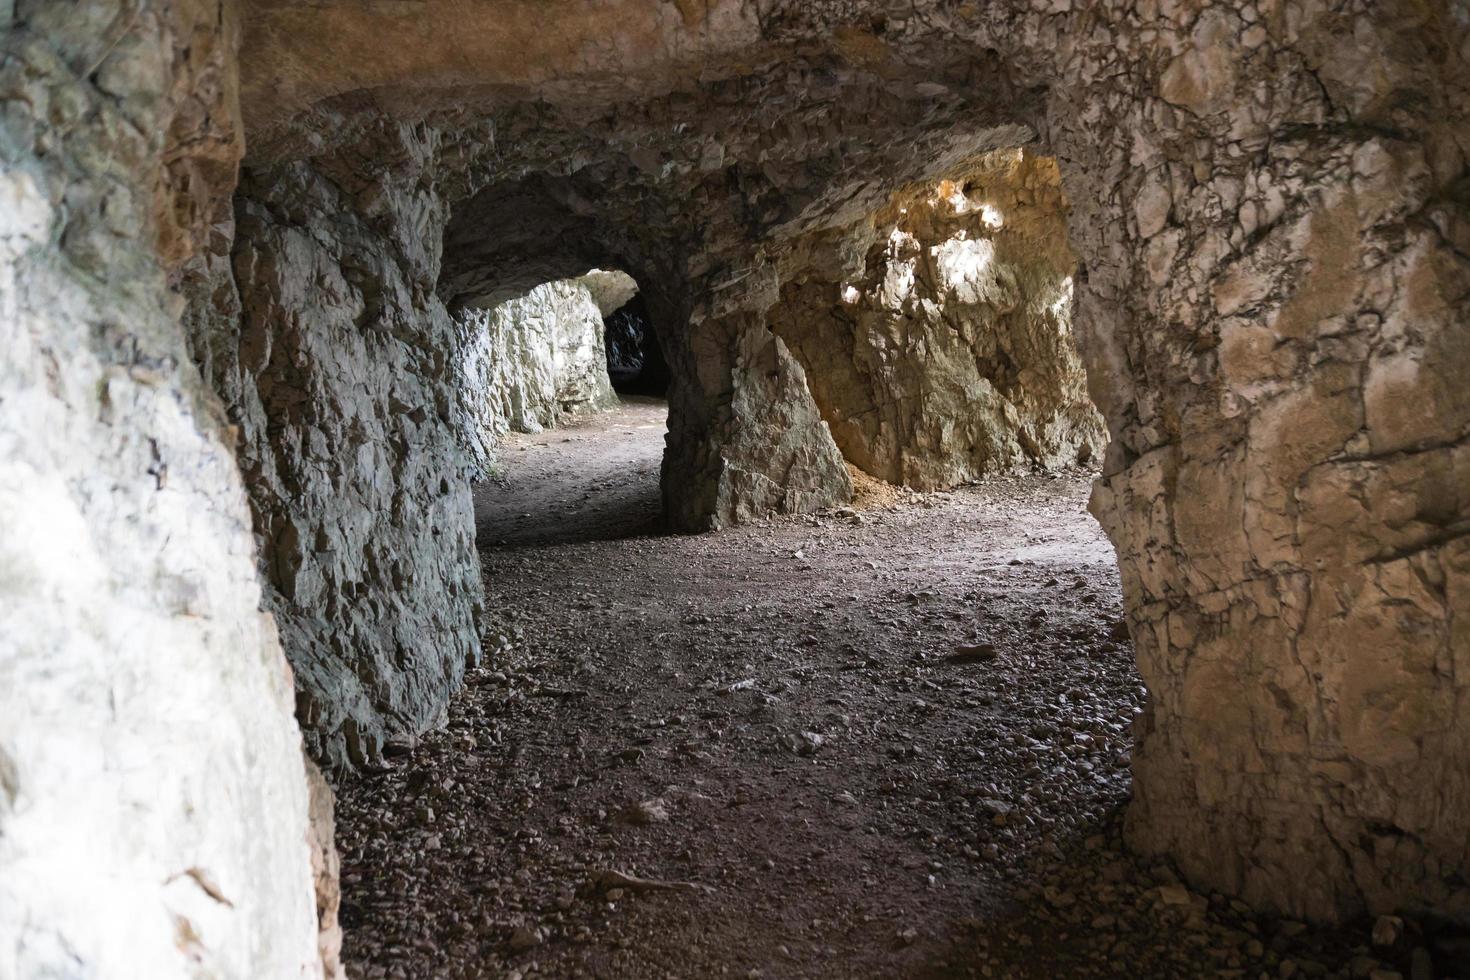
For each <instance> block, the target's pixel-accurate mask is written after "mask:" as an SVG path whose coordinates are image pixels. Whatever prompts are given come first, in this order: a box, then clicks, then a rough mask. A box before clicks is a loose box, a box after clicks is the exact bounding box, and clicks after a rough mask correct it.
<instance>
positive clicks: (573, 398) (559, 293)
mask: <svg viewBox="0 0 1470 980" xmlns="http://www.w3.org/2000/svg"><path fill="white" fill-rule="evenodd" d="M613 275H614V274H611V273H604V272H593V273H591V274H589V275H588V276H586V277H583V278H580V279H564V280H558V281H557V282H549V283H545V284H543V285H540V286H537V287H536V288H535V289H533V290H531V291H530V292H529V293H527V294H526V295H525V296H522V297H520V298H518V299H512V300H507V301H506V302H504V303H501V304H500V305H498V306H495V307H492V308H491V309H488V310H486V309H476V308H474V307H468V308H466V309H464V310H461V311H459V312H458V313H456V314H455V322H456V325H457V327H458V328H459V330H460V331H461V332H462V334H463V336H462V339H461V341H460V344H461V348H462V350H463V353H462V354H461V355H460V358H461V361H460V363H461V371H462V372H463V374H462V377H461V379H460V381H459V384H460V388H461V390H462V391H463V392H464V393H465V394H464V400H465V401H466V402H467V403H470V406H471V407H470V409H469V411H470V418H468V419H466V420H465V422H464V423H463V424H464V425H465V426H467V427H468V428H469V430H470V431H469V433H468V435H467V441H468V442H469V443H470V444H471V445H473V446H477V447H484V448H483V449H481V452H486V451H487V450H488V449H489V448H490V447H493V445H494V442H495V439H496V437H497V436H499V435H500V434H501V433H503V432H506V431H509V430H512V429H513V430H515V431H517V432H539V431H540V430H541V429H543V428H548V427H554V426H555V425H556V424H557V423H558V422H559V421H560V420H561V419H562V418H564V417H568V416H575V415H581V414H586V413H589V412H600V411H603V410H605V409H608V408H611V407H613V406H614V405H616V404H617V397H618V396H617V394H616V393H615V392H614V391H613V389H612V382H611V380H609V378H608V373H607V349H606V347H605V345H604V342H603V329H602V317H603V312H602V311H603V307H604V306H607V307H609V309H608V312H612V310H615V309H617V307H618V306H621V305H622V303H620V302H618V300H619V299H620V298H622V297H624V296H629V297H631V295H632V294H631V293H629V292H628V286H629V284H631V283H632V280H631V279H630V278H628V277H627V276H622V277H621V280H618V279H615V278H613ZM636 288H637V287H636V286H633V289H634V290H636ZM623 302H626V299H624V300H623Z"/></svg>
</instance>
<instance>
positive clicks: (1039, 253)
mask: <svg viewBox="0 0 1470 980" xmlns="http://www.w3.org/2000/svg"><path fill="white" fill-rule="evenodd" d="M796 251H797V252H798V254H801V255H802V264H803V266H805V267H807V268H812V267H814V268H816V269H818V270H820V269H823V268H826V269H830V268H832V267H833V266H839V267H840V266H841V265H842V257H843V256H853V257H855V258H856V259H857V261H856V262H854V263H853V265H854V267H853V268H850V269H847V270H846V271H847V273H848V274H847V275H846V276H845V277H844V278H843V279H842V280H841V281H837V282H834V281H831V280H828V279H826V278H824V277H823V276H822V275H821V274H820V272H816V273H810V272H807V271H806V268H803V270H802V272H801V273H800V274H792V273H788V276H791V279H790V281H788V283H787V284H786V285H785V286H784V287H783V288H782V290H781V302H780V304H778V305H777V306H776V307H775V308H774V309H773V310H772V313H771V315H772V320H773V326H774V329H775V331H776V333H777V334H778V335H780V336H781V337H783V338H784V339H785V340H786V341H787V342H788V343H790V344H791V345H792V350H793V353H795V354H796V356H797V357H798V358H799V359H800V360H801V362H802V364H803V366H805V368H806V372H807V378H808V380H809V382H810V384H811V388H812V394H813V396H814V397H815V398H816V401H817V404H818V405H819V406H820V407H821V410H822V417H823V418H825V419H826V420H827V421H828V423H829V424H830V425H831V426H832V434H833V436H834V438H835V439H836V440H837V445H838V446H839V447H841V449H842V453H843V455H844V456H846V457H847V459H848V460H849V461H850V462H853V463H855V464H856V465H858V466H859V467H861V468H862V469H863V470H864V471H865V472H867V473H870V474H872V475H873V476H876V477H878V478H880V479H882V480H886V481H888V482H889V483H897V484H902V485H904V486H909V487H914V488H916V489H922V490H933V489H938V488H943V487H950V486H954V485H956V484H959V483H964V482H965V481H967V480H972V479H974V478H975V477H977V476H981V475H984V474H987V473H995V472H1004V471H1008V470H1015V469H1018V468H1025V467H1029V466H1039V467H1042V468H1044V469H1056V468H1059V467H1065V466H1069V465H1072V464H1074V463H1078V462H1083V463H1085V462H1087V461H1089V460H1091V459H1094V458H1096V459H1100V458H1101V457H1102V452H1103V448H1104V447H1105V446H1106V444H1107V430H1106V428H1105V426H1104V424H1103V420H1102V417H1101V416H1100V415H1099V414H1098V412H1097V410H1096V409H1095V408H1094V407H1093V406H1092V402H1091V401H1090V400H1089V399H1088V395H1087V379H1086V375H1085V374H1084V372H1083V369H1082V362H1081V360H1080V359H1079V357H1078V354H1077V347H1076V341H1075V340H1074V339H1073V336H1072V288H1073V279H1072V277H1073V273H1075V272H1076V268H1077V259H1076V257H1075V256H1074V255H1073V254H1072V251H1071V248H1070V247H1069V246H1068V244H1067V227H1066V201H1065V198H1064V196H1063V194H1062V190H1061V177H1060V174H1059V173H1058V171H1057V166H1056V161H1054V160H1050V159H1047V158H1038V157H1036V156H1034V155H1032V154H1029V153H1026V152H1025V151H1023V150H1019V149H1017V150H1003V151H998V152H996V153H993V154H989V155H987V156H985V157H983V158H981V159H980V160H979V161H977V163H976V164H975V167H974V169H973V170H972V171H969V172H966V173H962V174H958V175H956V176H955V177H953V178H951V179H946V180H944V181H942V182H940V183H939V184H937V185H930V186H927V187H923V188H920V189H919V190H917V191H914V192H910V193H907V194H902V195H900V196H899V197H898V198H897V199H896V200H895V201H894V202H893V203H891V204H890V205H889V206H888V207H886V208H885V209H883V210H882V211H880V212H878V213H877V214H875V215H874V216H872V217H871V218H870V219H867V220H865V221H863V222H862V223H861V224H860V225H859V227H857V228H856V229H851V230H847V231H845V232H844V233H839V234H826V235H822V236H818V237H817V238H816V240H814V241H810V242H804V243H802V245H801V246H800V247H799V248H798V249H797V250H796ZM812 253H817V254H816V255H813V254H812Z"/></svg>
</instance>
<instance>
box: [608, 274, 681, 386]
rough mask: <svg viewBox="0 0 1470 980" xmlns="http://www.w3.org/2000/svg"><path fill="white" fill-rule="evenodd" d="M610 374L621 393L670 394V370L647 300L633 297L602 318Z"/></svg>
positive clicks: (613, 383) (613, 384)
mask: <svg viewBox="0 0 1470 980" xmlns="http://www.w3.org/2000/svg"><path fill="white" fill-rule="evenodd" d="M603 332H604V337H605V338H606V346H607V373H608V377H609V378H611V380H612V386H613V389H614V390H615V391H617V392H619V393H620V394H629V395H647V396H651V397H654V398H661V397H667V396H668V392H669V381H670V372H669V364H668V361H667V359H665V357H664V352H663V348H662V347H661V346H660V345H659V341H658V336H657V334H656V333H655V331H654V329H653V321H652V317H651V314H650V313H649V310H648V303H647V302H646V301H645V300H644V299H643V297H642V296H641V295H640V296H634V297H633V298H632V299H630V300H629V301H628V302H626V303H624V304H623V305H622V306H620V307H618V308H617V309H616V310H613V311H612V312H611V313H609V314H608V315H607V318H606V319H604V320H603Z"/></svg>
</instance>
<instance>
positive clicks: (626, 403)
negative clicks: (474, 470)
mask: <svg viewBox="0 0 1470 980" xmlns="http://www.w3.org/2000/svg"><path fill="white" fill-rule="evenodd" d="M668 412H669V406H668V402H666V401H664V400H663V399H662V398H654V397H650V396H647V395H624V396H622V397H621V404H620V405H619V406H618V407H617V408H615V409H613V410H611V411H607V412H601V413H598V414H596V415H589V416H584V417H582V418H578V419H575V420H573V421H571V422H570V423H568V424H566V425H565V426H563V427H560V428H556V429H548V430H546V431H544V432H538V433H535V434H521V433H511V434H509V435H507V436H506V438H505V441H504V443H503V444H502V446H501V450H500V456H499V459H498V465H497V466H496V469H495V473H494V476H493V477H492V478H491V479H490V480H488V481H486V482H484V483H481V484H479V485H477V486H476V487H475V489H474V496H475V536H476V540H477V541H478V542H479V546H480V550H481V551H482V552H483V551H492V550H495V549H498V548H521V547H545V546H547V545H557V544H573V543H577V542H587V541H608V540H615V539H619V538H630V537H637V536H642V535H650V534H658V533H660V532H661V531H662V530H663V513H662V498H661V496H660V493H659V469H660V466H661V463H662V460H663V449H664V432H665V431H666V430H667V420H668Z"/></svg>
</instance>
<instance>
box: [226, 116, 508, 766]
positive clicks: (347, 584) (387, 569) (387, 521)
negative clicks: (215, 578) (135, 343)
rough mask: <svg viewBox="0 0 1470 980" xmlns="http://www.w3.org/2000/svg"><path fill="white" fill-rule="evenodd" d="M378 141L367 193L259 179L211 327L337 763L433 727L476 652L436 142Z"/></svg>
mask: <svg viewBox="0 0 1470 980" xmlns="http://www.w3.org/2000/svg"><path fill="white" fill-rule="evenodd" d="M378 149H379V152H380V154H381V155H382V156H381V157H380V159H384V162H385V163H389V162H391V163H392V164H394V166H392V167H387V168H385V170H384V171H383V172H382V173H381V174H380V175H379V176H378V177H377V179H376V180H371V181H369V180H366V179H365V178H360V179H361V182H360V183H354V182H353V179H352V175H344V174H342V173H340V172H334V171H333V169H332V167H333V165H334V164H337V161H334V160H324V161H321V162H319V163H318V164H317V166H310V165H307V164H293V165H287V166H282V167H279V168H276V169H271V170H264V171H250V172H248V173H247V175H246V178H245V179H244V181H243V182H242V186H241V189H240V192H239V194H238V195H237V198H236V214H237V226H236V235H235V241H234V245H233V270H234V276H235V281H236V284H237V286H238V290H239V304H240V312H239V317H238V319H237V320H235V321H234V322H233V323H232V322H230V321H229V320H228V318H225V319H222V320H219V321H217V323H218V324H219V326H220V329H222V330H225V331H233V334H232V335H230V336H229V339H228V341H227V342H223V343H222V344H221V347H222V348H224V349H226V350H228V352H229V354H228V356H221V357H219V358H218V359H217V360H216V361H215V362H214V368H215V374H216V377H217V378H218V379H219V381H218V383H219V385H220V389H221V391H222V392H223V393H225V396H226V401H227V404H228V406H229V409H230V414H231V419H232V420H233V421H234V422H235V424H236V425H238V426H239V427H240V442H239V458H240V466H241V469H242V470H243V471H244V473H245V477H246V483H247V485H248V486H249V488H250V494H251V500H252V506H253V509H254V512H255V524H256V533H257V537H258V540H259V541H260V559H261V564H262V567H263V569H264V572H265V578H266V581H267V584H268V585H269V587H270V588H269V589H268V591H267V599H268V605H269V608H271V610H272V611H273V612H274V613H275V614H276V620H277V622H278V623H279V624H280V628H281V633H282V637H283V640H284V642H285V644H286V649H287V651H288V652H289V654H290V656H291V661H292V664H293V666H294V667H295V668H296V679H297V692H298V697H297V717H298V718H299V719H300V721H301V724H302V728H303V730H304V731H305V733H306V737H307V744H308V746H309V747H310V748H311V750H312V752H313V754H314V755H315V756H317V757H318V758H319V759H321V760H323V761H324V762H325V763H327V764H329V765H340V764H343V763H352V764H356V765H361V764H364V763H371V762H376V761H378V759H379V756H380V753H381V751H382V749H383V747H384V745H385V744H386V743H387V742H388V741H390V740H393V739H401V740H412V739H413V738H414V737H415V736H416V735H418V734H419V733H420V732H422V731H424V730H425V729H426V728H428V727H430V726H431V725H433V724H435V723H436V722H437V721H438V719H439V718H440V717H441V715H442V713H443V711H444V708H445V705H446V704H447V702H448V698H449V695H450V693H451V692H453V691H454V690H455V689H456V688H457V687H458V686H459V683H460V679H461V677H462V676H463V672H464V668H465V666H466V664H469V663H473V662H474V661H475V660H476V658H477V657H478V656H479V650H480V647H479V638H478V635H477V633H476V630H475V617H476V616H477V615H478V611H479V608H480V603H481V598H480V596H481V587H480V578H479V567H478V560H477V558H476V556H475V550H474V528H473V518H472V513H471V508H470V501H469V494H468V481H469V478H470V476H471V470H470V461H469V457H468V456H467V454H466V452H465V451H464V447H463V446H462V444H461V442H460V439H459V433H458V432H457V430H456V429H455V427H454V425H453V419H454V418H455V416H456V414H457V413H459V412H461V411H462V410H461V408H460V407H459V399H460V392H459V391H458V389H456V388H455V387H454V386H453V385H452V383H451V379H452V378H453V377H454V374H453V370H452V365H453V363H454V358H455V356H456V353H457V351H458V346H457V340H456V338H457V333H456V330H455V326H454V323H453V321H452V320H451V318H450V317H449V314H448V312H447V311H446V310H445V308H444V306H443V304H442V303H441V302H440V301H439V300H438V298H437V296H436V295H435V293H434V283H435V280H436V279H437V277H438V245H439V241H438V238H437V237H435V236H434V235H432V234H430V235H428V236H424V235H421V234H420V231H421V230H422V229H423V228H425V227H429V228H434V227H437V225H436V224H435V223H436V222H442V216H443V211H442V206H441V205H440V204H439V203H438V200H437V198H436V197H435V196H434V195H433V194H432V193H430V192H428V191H427V190H424V189H423V188H422V187H417V186H416V185H415V183H414V179H415V177H417V176H421V175H422V167H423V165H424V162H425V161H426V160H428V159H431V153H430V151H429V149H428V148H427V147H426V146H425V144H423V143H422V142H420V141H418V140H416V139H414V137H413V134H412V133H405V132H400V131H393V132H391V133H390V134H389V136H388V137H386V138H384V139H383V140H382V141H381V143H380V144H379V145H378ZM388 154H393V156H391V157H389V156H388Z"/></svg>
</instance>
